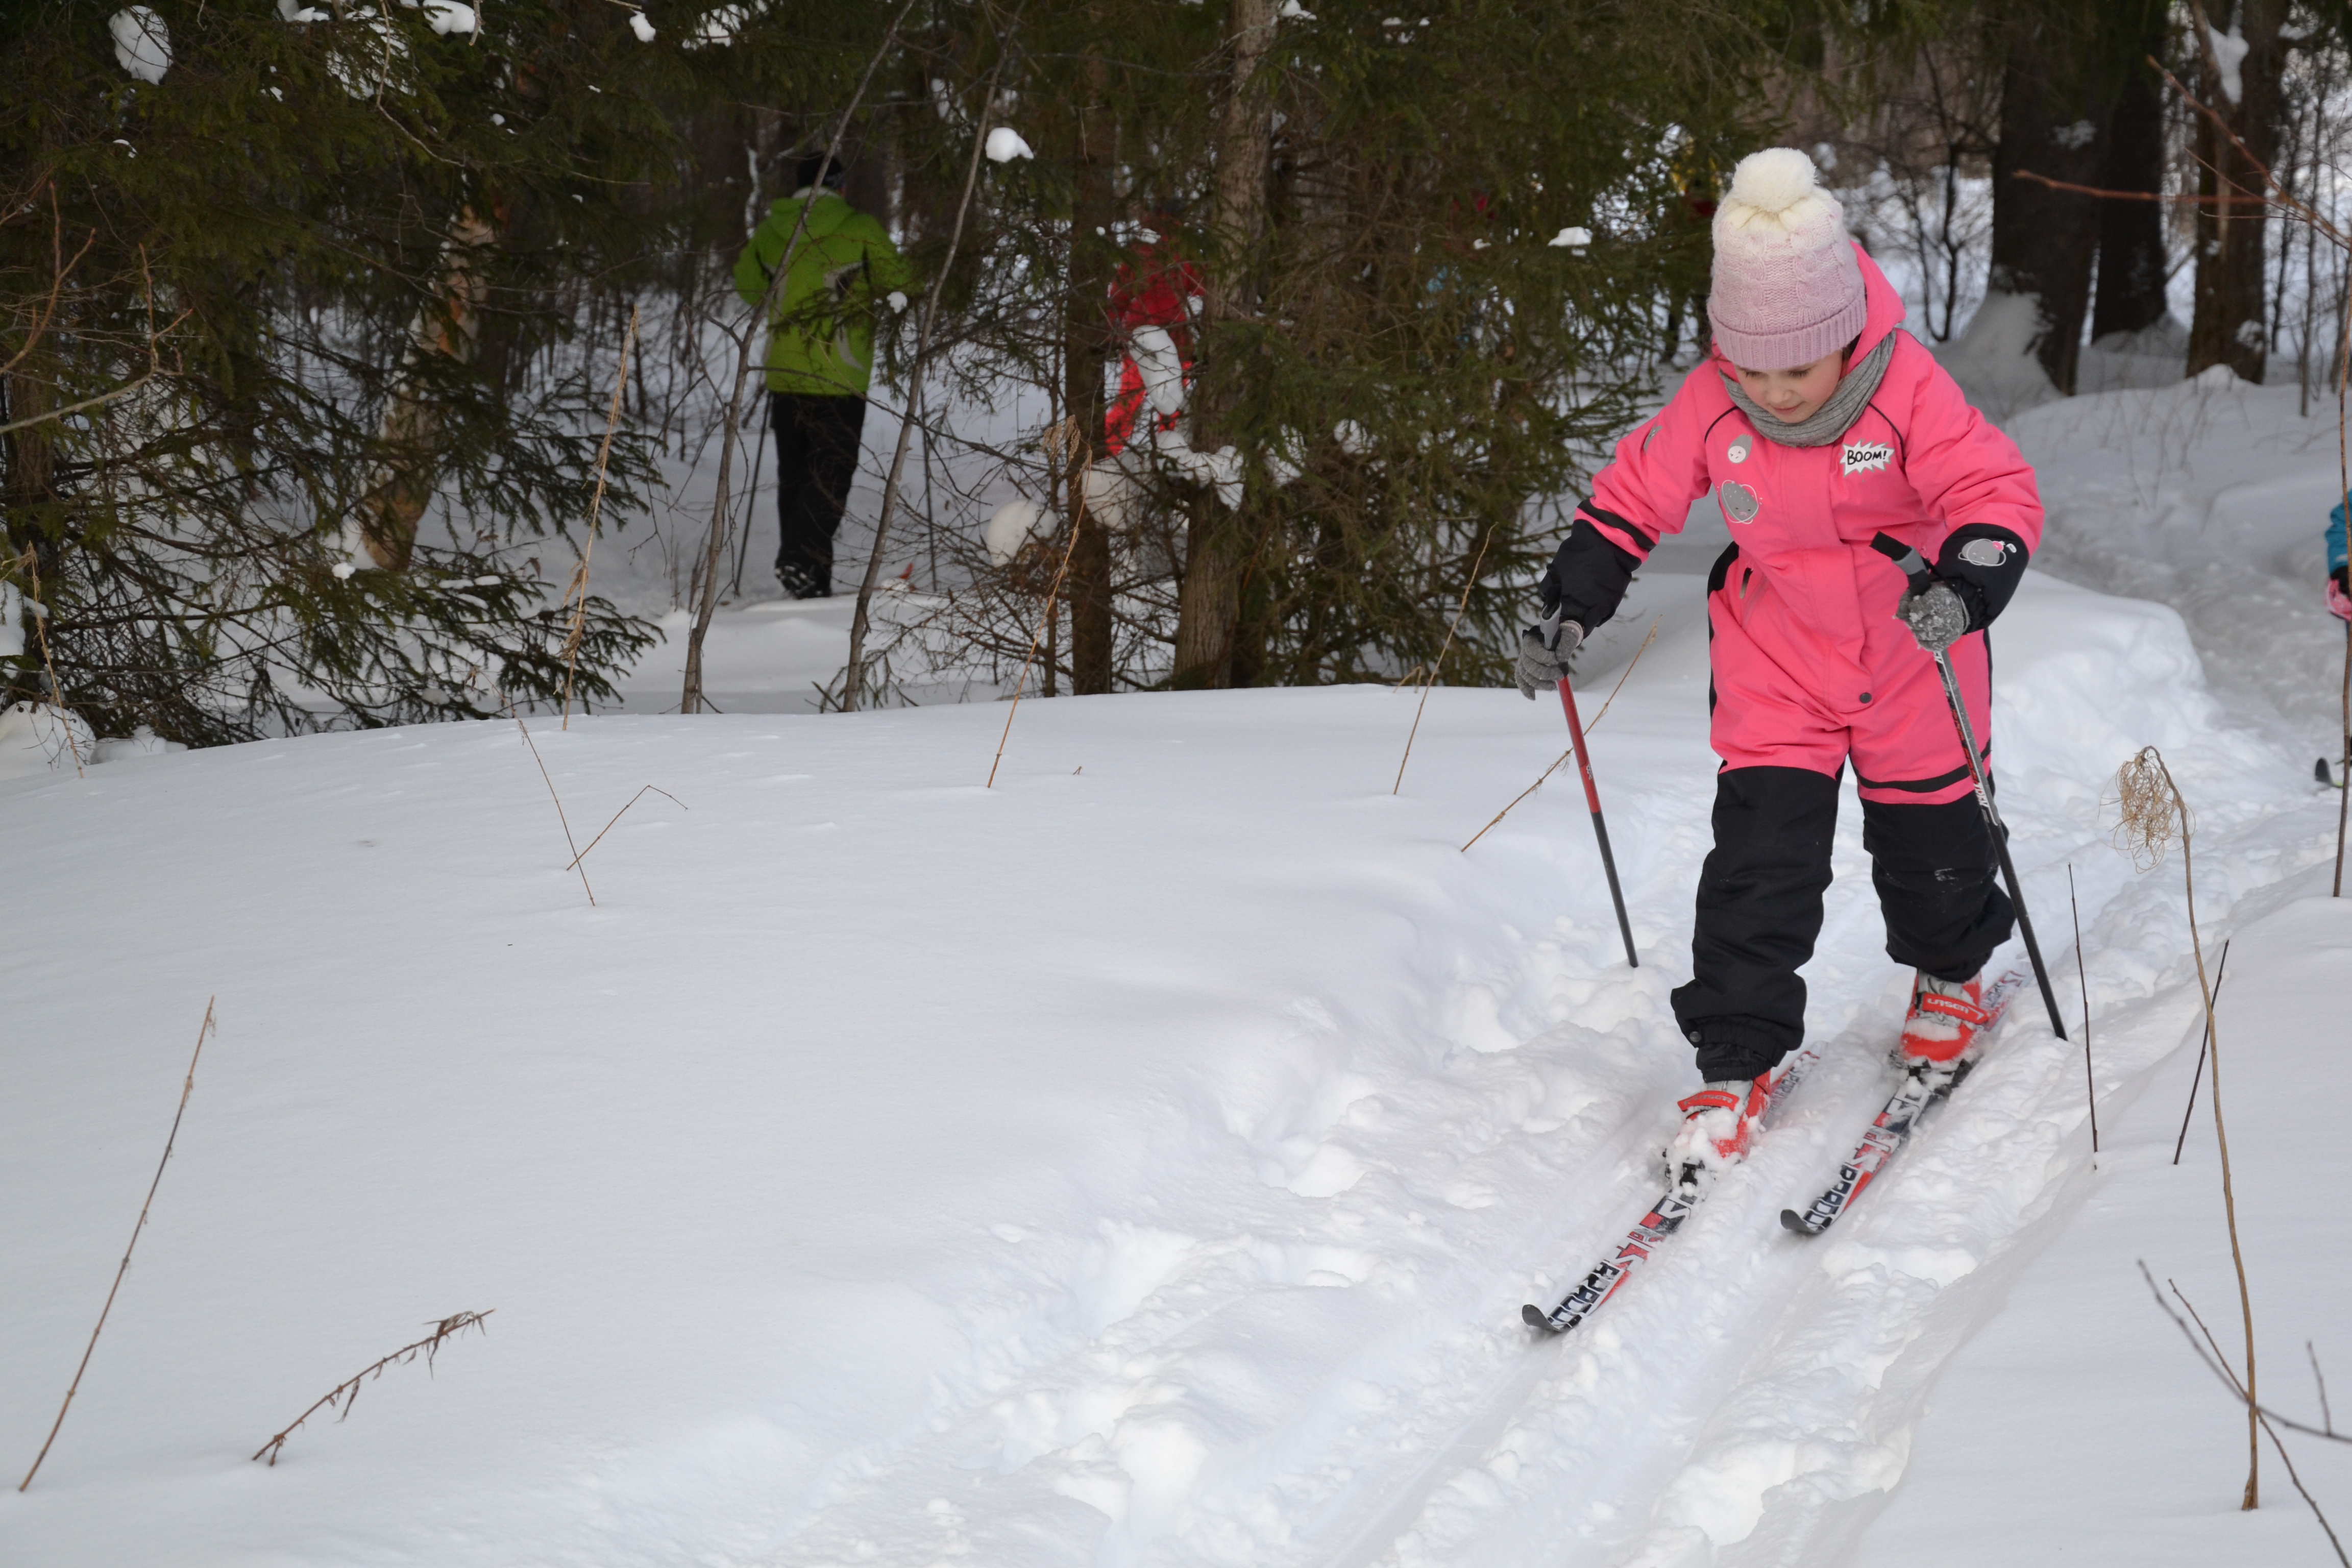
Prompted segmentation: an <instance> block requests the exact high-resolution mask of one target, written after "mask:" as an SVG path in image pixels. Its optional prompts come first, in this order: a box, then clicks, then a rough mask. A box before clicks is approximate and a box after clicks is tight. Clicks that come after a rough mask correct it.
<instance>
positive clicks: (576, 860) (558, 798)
mask: <svg viewBox="0 0 2352 1568" xmlns="http://www.w3.org/2000/svg"><path fill="white" fill-rule="evenodd" d="M507 716H508V717H509V718H510V719H512V720H513V721H515V728H516V729H518V730H520V731H522V743H523V744H524V745H526V746H529V747H530V760H531V761H532V762H534V763H538V764H539V776H540V777H541V778H542V779H545V780H546V781H547V798H548V799H550V800H551V801H553V802H554V803H555V820H556V821H558V822H560V823H562V825H563V843H564V847H566V848H568V849H570V850H571V851H572V859H571V862H570V863H569V864H567V865H566V866H565V867H564V869H565V870H567V871H577V872H579V873H580V886H581V888H582V889H583V890H584V891H585V892H586V893H587V895H588V907H589V908H591V909H593V908H595V907H596V889H593V888H591V887H589V886H588V868H586V867H584V866H583V865H581V864H580V858H581V857H582V856H583V855H584V854H586V853H587V851H586V850H583V849H582V848H581V847H580V845H579V842H578V841H577V840H576V839H574V838H573V837H572V819H571V818H570V817H568V816H564V815H563V797H562V795H558V794H556V793H555V779H554V776H553V775H552V774H551V773H549V772H548V771H547V759H546V758H545V757H542V756H541V755H540V754H539V742H536V741H534V740H532V739H531V738H530V725H528V724H526V723H524V722H523V721H522V715H521V714H520V713H519V712H517V711H515V705H514V704H513V703H511V702H509V703H508V704H507ZM638 793H639V794H643V793H644V791H642V790H641V791H639V792H638ZM673 798H675V797H673ZM621 809H622V810H623V811H626V810H628V809H629V808H628V807H627V806H623V807H622V808H621ZM618 820H619V819H618V818H617V817H615V818H614V821H618ZM604 826H606V827H610V826H612V823H610V822H608V823H606V824H605V825H604ZM597 837H604V836H603V835H602V834H599V835H598V836H597ZM591 847H592V848H593V845H592V846H591Z"/></svg>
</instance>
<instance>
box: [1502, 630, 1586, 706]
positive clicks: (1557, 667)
mask: <svg viewBox="0 0 2352 1568" xmlns="http://www.w3.org/2000/svg"><path fill="white" fill-rule="evenodd" d="M1583 640H1584V628H1583V627H1582V626H1578V625H1577V624H1576V623H1575V622H1574V621H1562V622H1560V623H1559V630H1558V631H1556V632H1554V633H1553V634H1552V640H1551V642H1550V643H1549V644H1547V643H1545V641H1544V629H1543V627H1541V626H1529V627H1528V629H1527V630H1526V631H1523V632H1521V633H1520V634H1519V658H1518V663H1517V667H1516V668H1514V669H1513V670H1512V674H1513V676H1514V677H1515V678H1516V679H1517V681H1518V683H1519V695H1520V696H1522V697H1524V698H1526V699H1527V700H1528V701H1530V702H1532V701H1534V700H1536V693H1537V692H1538V691H1556V690H1558V689H1559V683H1560V682H1561V681H1563V680H1566V679H1568V656H1569V655H1570V654H1572V653H1574V652H1575V651H1576V648H1577V645H1578V644H1579V643H1581V642H1582V641H1583Z"/></svg>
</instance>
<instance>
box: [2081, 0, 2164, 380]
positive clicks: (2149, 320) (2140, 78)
mask: <svg viewBox="0 0 2352 1568" xmlns="http://www.w3.org/2000/svg"><path fill="white" fill-rule="evenodd" d="M2146 12H2147V16H2146V17H2145V19H2144V21H2143V24H2142V26H2140V27H2138V28H2137V29H2126V30H2125V32H2126V37H2125V38H2124V40H2123V47H2126V48H2128V49H2130V50H2131V51H2133V52H2132V54H2131V56H2130V58H2128V59H2127V60H2126V61H2125V62H2124V64H2125V66H2126V69H2125V72H2124V78H2123V81H2122V83H2121V86H2120V90H2119V91H2118V93H2117V96H2116V107H2115V111H2114V113H2113V114H2112V115H2110V116H2109V118H2108V121H2107V156H2106V162H2105V164H2104V165H2103V166H2102V168H2101V170H2100V174H2099V178H2098V180H2097V181H2096V184H2098V185H2099V186H2100V188H2101V189H2103V190H2110V191H2146V192H2147V193H2148V194H2149V195H2156V194H2157V193H2158V192H2160V191H2162V190H2163V189H2164V99H2163V96H2162V93H2163V84H2162V82H2160V81H2159V80H2158V78H2157V74H2156V68H2155V67H2153V66H2151V65H2149V64H2148V63H2147V61H2148V58H2150V57H2155V58H2162V56H2163V53H2164V34H2165V14H2164V7H2163V6H2162V5H2147V7H2146ZM2134 32H2136V33H2137V36H2130V35H2131V34H2132V33H2134ZM2165 309H2166V307H2165V300H2164V206H2163V204H2162V203H2160V202H2119V201H2106V202H2101V203H2100V204H2099V294H2098V300H2097V302H2096V304H2095V305H2094V306H2093V308H2092V311H2091V336H2092V337H2093V338H2094V339H2097V338H2104V337H2105V336H2106V335H2107V334H2108V333H2110V332H2137V331H2141V330H2142V329H2144V328H2147V327H2152V326H2154V325H2156V323H2157V322H2158V321H2162V320H2164V315H2165Z"/></svg>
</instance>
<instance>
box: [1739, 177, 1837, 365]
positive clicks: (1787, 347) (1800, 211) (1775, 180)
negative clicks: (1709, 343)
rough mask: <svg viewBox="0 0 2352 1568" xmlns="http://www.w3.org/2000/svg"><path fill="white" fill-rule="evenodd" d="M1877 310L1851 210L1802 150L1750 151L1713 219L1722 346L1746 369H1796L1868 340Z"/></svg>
mask: <svg viewBox="0 0 2352 1568" xmlns="http://www.w3.org/2000/svg"><path fill="white" fill-rule="evenodd" d="M1869 313H1870V309H1869V305H1868V303H1867V302H1866V301H1865V300H1864V298H1863V289H1862V266H1861V264H1860V263H1859V262H1857V261H1856V260H1855V259H1854V255H1853V236H1852V235H1849V234H1848V233H1846V231H1845V208H1843V207H1842V206H1840V205H1838V199H1837V198H1836V197H1835V196H1833V195H1830V193H1829V192H1827V191H1825V190H1822V188H1821V187H1820V186H1819V185H1818V184H1815V183H1814V177H1813V161H1812V160H1811V158H1808V157H1806V156H1805V155H1804V154H1803V153H1800V152H1798V151H1797V150H1796V149H1795V148H1794V147H1768V148H1766V149H1765V150H1764V151H1763V152H1761V153H1749V154H1748V156H1747V157H1745V158H1742V159H1741V160H1740V161H1739V167H1738V168H1737V169H1735V170H1733V171H1732V175H1731V194H1730V195H1727V196H1726V197H1724V199H1723V205H1721V206H1719V207H1717V209H1716V213H1715V287H1714V289H1713V290H1712V291H1711V292H1710V293H1709V294H1708V295H1707V300H1706V317H1707V320H1708V321H1711V322H1713V323H1714V324H1715V346H1716V347H1717V348H1718V349H1720V350H1721V351H1722V352H1723V354H1724V357H1725V358H1727V359H1728V360H1730V361H1731V363H1734V364H1736V365H1738V366H1739V367H1740V368H1741V369H1743V370H1794V369H1796V368H1797V367H1798V366H1800V365H1808V364H1811V363H1813V362H1814V361H1815V360H1818V359H1821V358H1822V357H1823V356H1824V355H1827V354H1831V353H1836V352H1837V351H1838V350H1839V349H1842V348H1843V347H1845V345H1846V344H1848V343H1850V342H1853V340H1854V339H1855V338H1857V337H1859V336H1861V335H1862V328H1863V322H1864V321H1865V320H1866V319H1867V318H1868V316H1869Z"/></svg>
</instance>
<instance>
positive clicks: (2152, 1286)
mask: <svg viewBox="0 0 2352 1568" xmlns="http://www.w3.org/2000/svg"><path fill="white" fill-rule="evenodd" d="M2139 1276H2140V1278H2141V1279H2145V1280H2147V1289H2148V1294H2150V1295H2152V1296H2154V1297H2155V1298H2156V1305H2157V1310H2158V1311H2160V1312H2162V1313H2163V1314H2164V1315H2165V1316H2166V1317H2168V1318H2170V1319H2171V1320H2172V1324H2173V1327H2175V1328H2177V1329H2179V1331H2180V1332H2181V1335H2182V1337H2183V1338H2185V1339H2187V1340H2188V1342H2189V1349H2190V1350H2193V1351H2195V1352H2197V1359H2198V1360H2199V1361H2201V1362H2203V1363H2205V1366H2206V1370H2208V1371H2209V1372H2210V1373H2213V1374H2214V1375H2215V1376H2216V1377H2219V1378H2220V1379H2221V1381H2222V1382H2223V1383H2224V1384H2228V1385H2229V1389H2230V1392H2231V1393H2232V1394H2236V1395H2237V1396H2238V1401H2239V1403H2240V1404H2242V1405H2244V1406H2245V1407H2246V1418H2247V1419H2248V1420H2250V1421H2252V1422H2254V1423H2255V1424H2256V1425H2257V1426H2260V1427H2261V1429H2262V1430H2263V1432H2265V1433H2267V1434H2268V1435H2269V1436H2270V1440H2271V1447H2273V1448H2276V1449H2277V1450H2278V1457H2279V1462H2280V1463H2281V1464H2283V1465H2284V1466H2285V1467H2286V1479H2288V1480H2290V1481H2292V1482H2294V1489H2295V1490H2296V1491H2298V1492H2301V1493H2302V1494H2303V1500H2304V1501H2305V1502H2306V1503H2308V1504H2310V1505H2311V1516H2312V1518H2314V1519H2315V1520H2317V1521H2319V1528H2320V1529H2322V1530H2324V1531H2326V1532H2327V1544H2328V1545H2330V1546H2332V1547H2334V1548H2335V1549H2336V1562H2338V1563H2342V1564H2344V1568H2352V1557H2347V1556H2345V1554H2344V1543H2343V1542H2341V1541H2338V1540H2337V1539H2336V1527H2335V1526H2334V1525H2332V1524H2330V1523H2328V1522H2327V1515H2326V1514H2325V1513H2323V1512H2321V1511H2320V1507H2319V1500H2318V1499H2317V1498H2315V1497H2313V1496H2312V1495H2311V1489H2309V1488H2308V1487H2305V1485H2304V1484H2303V1478H2302V1477H2301V1476H2299V1475H2297V1474H2295V1469H2294V1459H2293V1458H2290V1457H2289V1456H2288V1454H2287V1451H2286V1445H2285V1444H2284V1443H2283V1442H2281V1441H2280V1440H2279V1435H2278V1432H2277V1430H2276V1428H2277V1427H2280V1426H2284V1427H2285V1428H2287V1429H2288V1430H2289V1431H2291V1432H2301V1433H2304V1434H2305V1435H2307V1436H2314V1437H2325V1438H2326V1439H2327V1440H2328V1441H2329V1442H2331V1443H2352V1437H2347V1436H2345V1435H2344V1434H2342V1433H2340V1432H2338V1431H2336V1424H2335V1422H2334V1421H2333V1420H2332V1419H2329V1418H2328V1417H2327V1416H2326V1415H2325V1414H2324V1412H2325V1411H2326V1408H2327V1381H2326V1378H2324V1377H2322V1378H2320V1382H2319V1405H2320V1409H2321V1411H2322V1412H2323V1415H2322V1416H2321V1419H2322V1421H2323V1422H2324V1423H2325V1425H2324V1426H2307V1425H2305V1423H2303V1422H2300V1421H2295V1420H2292V1419H2290V1418H2289V1417H2287V1416H2284V1415H2280V1414H2279V1413H2278V1412H2277V1411H2275V1410H2268V1409H2265V1408H2263V1406H2262V1405H2259V1404H2257V1403H2255V1400H2254V1396H2253V1394H2252V1392H2251V1391H2249V1390H2248V1388H2247V1387H2246V1385H2245V1384H2242V1383H2240V1382H2239V1381H2238V1377H2237V1374H2236V1373H2233V1372H2231V1370H2230V1362H2229V1358H2228V1357H2226V1356H2224V1355H2223V1354H2222V1353H2221V1343H2220V1342H2218V1341H2217V1340H2215V1339H2214V1338H2213V1331H2212V1330H2211V1329H2209V1328H2207V1327H2206V1326H2205V1320H2204V1319H2203V1318H2202V1317H2200V1316H2199V1315H2198V1311H2197V1308H2196V1306H2195V1304H2194V1303H2192V1302H2191V1301H2190V1300H2189V1298H2188V1296H2187V1295H2186V1294H2185V1293H2183V1292H2182V1290H2181V1289H2180V1287H2179V1285H2178V1284H2176V1283H2175V1282H2174V1281H2172V1280H2170V1279H2167V1280H2166V1281H2165V1284H2166V1285H2167V1286H2168V1287H2169V1288H2170V1289H2171V1291H2172V1294H2173V1296H2174V1298H2175V1299H2176V1300H2179V1303H2180V1305H2181V1307H2182V1308H2183V1309H2184V1310H2187V1312H2188V1313H2189V1320H2190V1321H2193V1322H2195V1323H2196V1325H2197V1332H2196V1333H2190V1332H2189V1324H2188V1323H2186V1322H2183V1321H2181V1319H2180V1314H2179V1312H2176V1311H2174V1310H2172V1308H2171V1307H2170V1306H2169V1305H2168V1303H2167V1302H2166V1301H2165V1300H2164V1292H2163V1291H2161V1290H2158V1289H2157V1288H2156V1276H2155V1275H2153V1274H2151V1273H2149V1272H2148V1267H2147V1263H2146V1262H2145V1261H2144V1260H2143V1261H2142V1262H2141V1263H2140V1266H2139ZM2199 1334H2202V1335H2203V1336H2204V1343H2203V1344H2200V1343H2199V1342H2198V1335H2199ZM2208 1347H2210V1349H2209V1348H2208ZM2304 1348H2305V1349H2306V1350H2309V1349H2310V1348H2311V1346H2310V1342H2309V1341H2305V1342H2304ZM2311 1371H2312V1374H2313V1375H2314V1376H2315V1377H2316V1376H2318V1375H2319V1355H2318V1352H2313V1353H2312V1357H2311Z"/></svg>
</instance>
